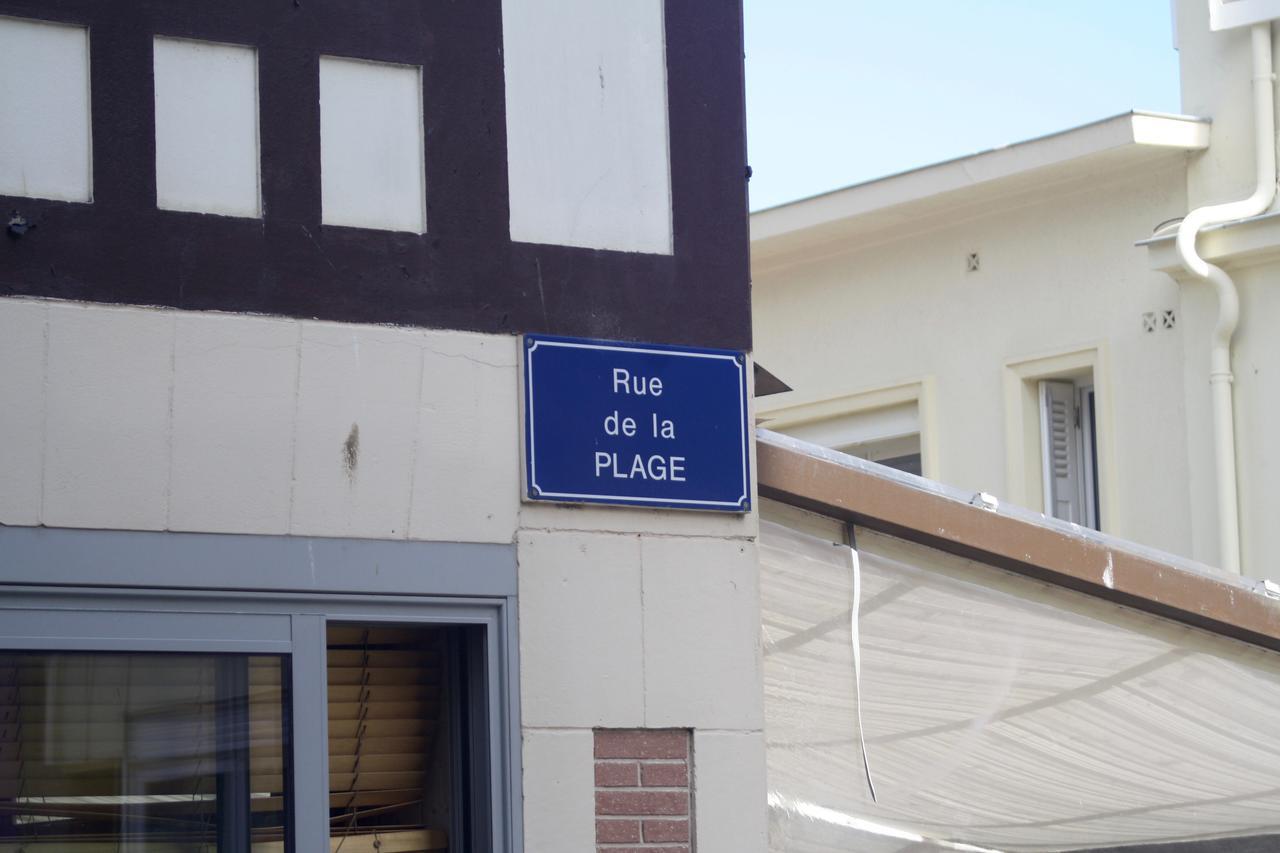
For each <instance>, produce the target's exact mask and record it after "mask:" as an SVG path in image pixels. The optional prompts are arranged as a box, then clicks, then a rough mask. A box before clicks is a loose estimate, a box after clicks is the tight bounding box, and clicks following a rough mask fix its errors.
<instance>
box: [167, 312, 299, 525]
mask: <svg viewBox="0 0 1280 853" xmlns="http://www.w3.org/2000/svg"><path fill="white" fill-rule="evenodd" d="M176 334H177V341H176V344H175V346H174V391H173V474H172V480H171V486H170V492H171V497H170V505H169V528H170V529H172V530H187V531H195V530H199V531H205V532H210V533H232V532H234V533H287V532H288V530H289V499H290V484H291V474H292V467H293V431H294V430H293V425H294V408H295V397H296V389H297V381H298V380H297V371H298V324H297V323H293V322H290V321H282V320H268V319H266V318H261V317H243V316H235V315H227V314H191V313H180V314H178V315H177V333H176Z"/></svg>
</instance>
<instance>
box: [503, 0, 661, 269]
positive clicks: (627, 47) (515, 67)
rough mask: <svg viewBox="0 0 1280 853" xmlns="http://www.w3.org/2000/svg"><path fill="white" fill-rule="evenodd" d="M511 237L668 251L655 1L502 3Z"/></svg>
mask: <svg viewBox="0 0 1280 853" xmlns="http://www.w3.org/2000/svg"><path fill="white" fill-rule="evenodd" d="M502 41H503V57H504V61H505V64H506V68H505V72H506V105H507V155H508V157H507V160H508V175H509V183H510V198H511V238H512V239H513V240H519V241H524V242H530V243H555V244H561V245H567V246H583V247H587V248H593V249H616V250H620V251H631V252H656V253H663V254H669V253H670V252H671V239H672V238H671V189H670V186H671V179H670V171H671V169H670V154H669V151H668V133H667V79H666V48H665V34H664V26H663V4H662V2H661V0H504V1H503V4H502Z"/></svg>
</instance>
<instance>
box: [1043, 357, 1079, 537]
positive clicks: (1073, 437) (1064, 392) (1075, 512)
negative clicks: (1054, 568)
mask: <svg viewBox="0 0 1280 853" xmlns="http://www.w3.org/2000/svg"><path fill="white" fill-rule="evenodd" d="M1040 441H1041V459H1042V460H1043V465H1044V468H1043V471H1044V507H1045V514H1046V515H1052V516H1053V517H1054V518H1060V519H1062V520H1063V521H1073V522H1075V523H1076V524H1085V523H1086V521H1085V512H1084V501H1083V499H1082V494H1083V489H1082V484H1083V479H1082V478H1083V470H1082V466H1081V453H1080V441H1079V438H1078V435H1077V429H1076V387H1075V385H1074V384H1073V383H1071V382H1059V381H1046V382H1041V383H1040Z"/></svg>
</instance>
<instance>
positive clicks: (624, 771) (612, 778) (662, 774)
mask: <svg viewBox="0 0 1280 853" xmlns="http://www.w3.org/2000/svg"><path fill="white" fill-rule="evenodd" d="M690 742H691V735H690V732H689V731H688V730H687V729H596V732H595V759H596V768H595V770H596V851H597V853H690V842H691V840H692V835H691V828H690V827H691V824H690V821H691V820H692V817H691V813H692V810H693V809H692V806H693V802H692V800H691V796H690V792H689V777H690V773H689V758H690V755H689V745H690Z"/></svg>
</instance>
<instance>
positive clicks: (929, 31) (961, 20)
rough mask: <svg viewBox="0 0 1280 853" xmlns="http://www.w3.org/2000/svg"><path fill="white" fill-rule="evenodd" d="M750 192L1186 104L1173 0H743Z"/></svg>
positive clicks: (834, 184)
mask: <svg viewBox="0 0 1280 853" xmlns="http://www.w3.org/2000/svg"><path fill="white" fill-rule="evenodd" d="M744 3H745V9H746V62H747V139H748V147H749V154H750V163H751V166H752V169H753V170H754V176H753V177H752V179H751V208H752V209H753V210H759V209H761V208H764V207H771V206H773V205H776V204H781V203H783V202H786V201H790V200H793V199H797V198H803V197H805V196H809V195H813V194H815V193H820V192H824V191H826V190H830V189H835V188H838V187H842V186H847V185H849V184H852V183H858V182H860V181H865V180H869V179H871V178H876V177H880V176H882V175H887V174H891V173H893V172H900V171H902V170H904V169H911V168H914V167H916V166H923V165H926V164H928V163H934V162H937V161H939V160H946V159H949V158H951V157H958V156H962V155H965V154H972V153H974V152H976V151H981V150H984V149H987V148H992V147H994V146H997V145H1003V144H1006V143H1010V142H1017V141H1019V140H1022V139H1029V138H1031V137H1035V136H1040V135H1042V134H1045V133H1051V132H1053V131H1055V130H1062V129H1065V128H1068V127H1072V126H1075V125H1080V124H1084V123H1086V122H1089V121H1092V120H1094V119H1099V118H1103V117H1105V116H1108V115H1114V114H1116V113H1121V112H1125V111H1127V110H1130V109H1134V108H1137V109H1145V110H1155V111H1159V112H1178V111H1179V105H1178V54H1177V52H1176V51H1175V50H1174V49H1173V36H1172V32H1171V23H1170V13H1169V0H914V1H913V0H744Z"/></svg>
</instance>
